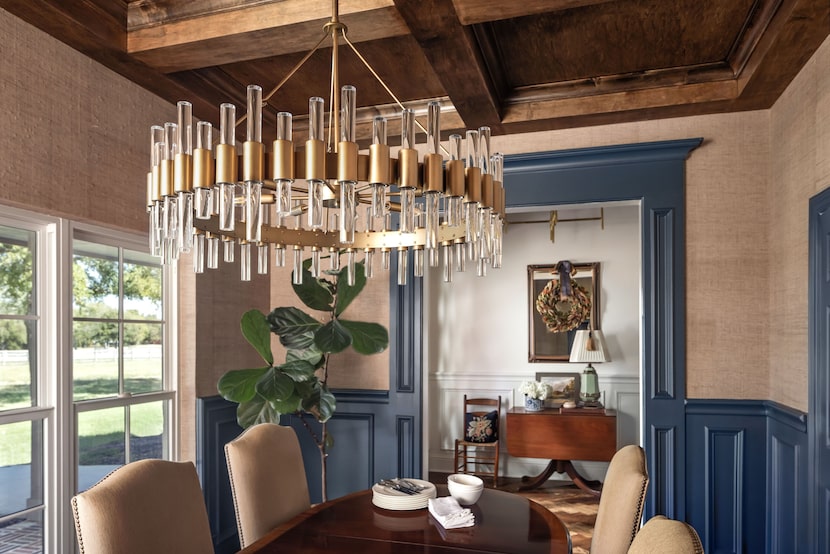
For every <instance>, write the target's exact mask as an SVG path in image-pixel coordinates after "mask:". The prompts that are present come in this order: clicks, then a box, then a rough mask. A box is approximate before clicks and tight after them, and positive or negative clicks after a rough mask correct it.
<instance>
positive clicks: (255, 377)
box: [216, 367, 270, 402]
mask: <svg viewBox="0 0 830 554" xmlns="http://www.w3.org/2000/svg"><path fill="white" fill-rule="evenodd" d="M268 369H270V368H267V367H262V368H259V369H232V370H230V371H228V372H227V373H225V374H224V375H223V376H222V377H221V378H220V379H219V383H217V385H216V388H217V389H218V390H219V394H221V395H222V398H224V399H225V400H230V401H231V402H248V401H249V400H251V399H252V398H253V397H254V396H256V384H257V381H259V380H260V378H261V377H262V376H263V374H264V373H265V372H266V371H268Z"/></svg>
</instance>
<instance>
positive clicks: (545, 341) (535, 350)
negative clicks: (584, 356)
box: [527, 262, 602, 362]
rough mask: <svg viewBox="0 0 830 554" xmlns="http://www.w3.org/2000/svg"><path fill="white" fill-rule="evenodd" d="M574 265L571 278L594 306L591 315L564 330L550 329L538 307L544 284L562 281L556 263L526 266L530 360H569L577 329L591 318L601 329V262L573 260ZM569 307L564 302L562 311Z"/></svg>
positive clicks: (595, 327) (595, 326) (587, 323)
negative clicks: (571, 327) (570, 328)
mask: <svg viewBox="0 0 830 554" xmlns="http://www.w3.org/2000/svg"><path fill="white" fill-rule="evenodd" d="M573 266H574V270H575V271H574V273H573V274H572V275H571V279H572V280H574V281H576V282H577V284H579V285H580V286H581V287H582V289H584V290H585V292H586V294H587V296H588V298H589V300H590V305H591V307H590V311H589V313H590V315H589V317H587V318H585V319H584V320H582V321H581V322H580V324H579V326H578V327H576V328H575V329H572V330H570V331H565V332H556V331H551V330H550V329H549V328H548V326H547V325H545V322H544V321H543V320H542V316H541V314H540V313H539V312H538V310H537V309H536V299H537V298H538V297H539V294H540V293H541V292H542V290H543V289H544V288H545V286H546V285H547V284H548V283H550V282H551V280H555V281H558V280H559V273H558V272H556V271H555V267H556V265H555V264H551V265H529V266H527V277H528V284H527V290H528V323H529V331H530V332H529V342H530V344H529V349H528V361H529V362H567V361H568V359H569V358H570V353H571V346H572V345H573V340H574V336H575V335H576V331H577V330H578V329H588V328H589V325H590V322H591V320H593V322H594V329H601V327H600V322H599V313H600V310H599V306H600V295H599V291H600V290H602V289H601V288H600V283H599V262H590V263H574V264H573ZM566 310H568V304H567V303H563V304H562V305H561V311H566Z"/></svg>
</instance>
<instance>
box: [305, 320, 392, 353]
mask: <svg viewBox="0 0 830 554" xmlns="http://www.w3.org/2000/svg"><path fill="white" fill-rule="evenodd" d="M339 321H340V325H342V326H343V327H345V328H346V329H348V331H349V333H350V334H351V335H352V348H354V349H355V352H358V353H359V354H378V353H380V352H383V351H384V350H386V347H387V346H389V332H388V331H387V330H386V327H384V326H383V325H380V324H378V323H370V322H366V321H347V320H345V319H341V320H339ZM315 340H316V339H315Z"/></svg>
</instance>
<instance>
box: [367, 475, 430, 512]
mask: <svg viewBox="0 0 830 554" xmlns="http://www.w3.org/2000/svg"><path fill="white" fill-rule="evenodd" d="M407 481H408V482H410V483H412V484H414V485H418V486H420V487H423V489H422V490H421V491H420V492H419V493H418V494H406V493H405V492H401V491H398V490H394V489H392V488H390V487H386V486H383V485H380V484H377V483H376V484H375V485H374V486H373V487H372V504H374V505H375V506H377V507H378V508H383V509H385V510H420V509H422V508H426V507H427V504H428V503H429V499H430V498H435V497H436V496H437V494H438V493H437V491H436V490H435V485H433V484H432V483H430V482H429V481H421V480H420V479H407Z"/></svg>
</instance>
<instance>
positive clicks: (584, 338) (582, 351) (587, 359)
mask: <svg viewBox="0 0 830 554" xmlns="http://www.w3.org/2000/svg"><path fill="white" fill-rule="evenodd" d="M591 348H593V349H591ZM570 361H572V362H583V363H588V364H591V363H601V362H610V361H611V357H610V356H609V355H608V347H607V346H606V345H605V337H603V336H602V331H597V330H594V331H590V330H584V331H577V332H576V337H575V338H574V344H573V347H572V348H571V359H570Z"/></svg>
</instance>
